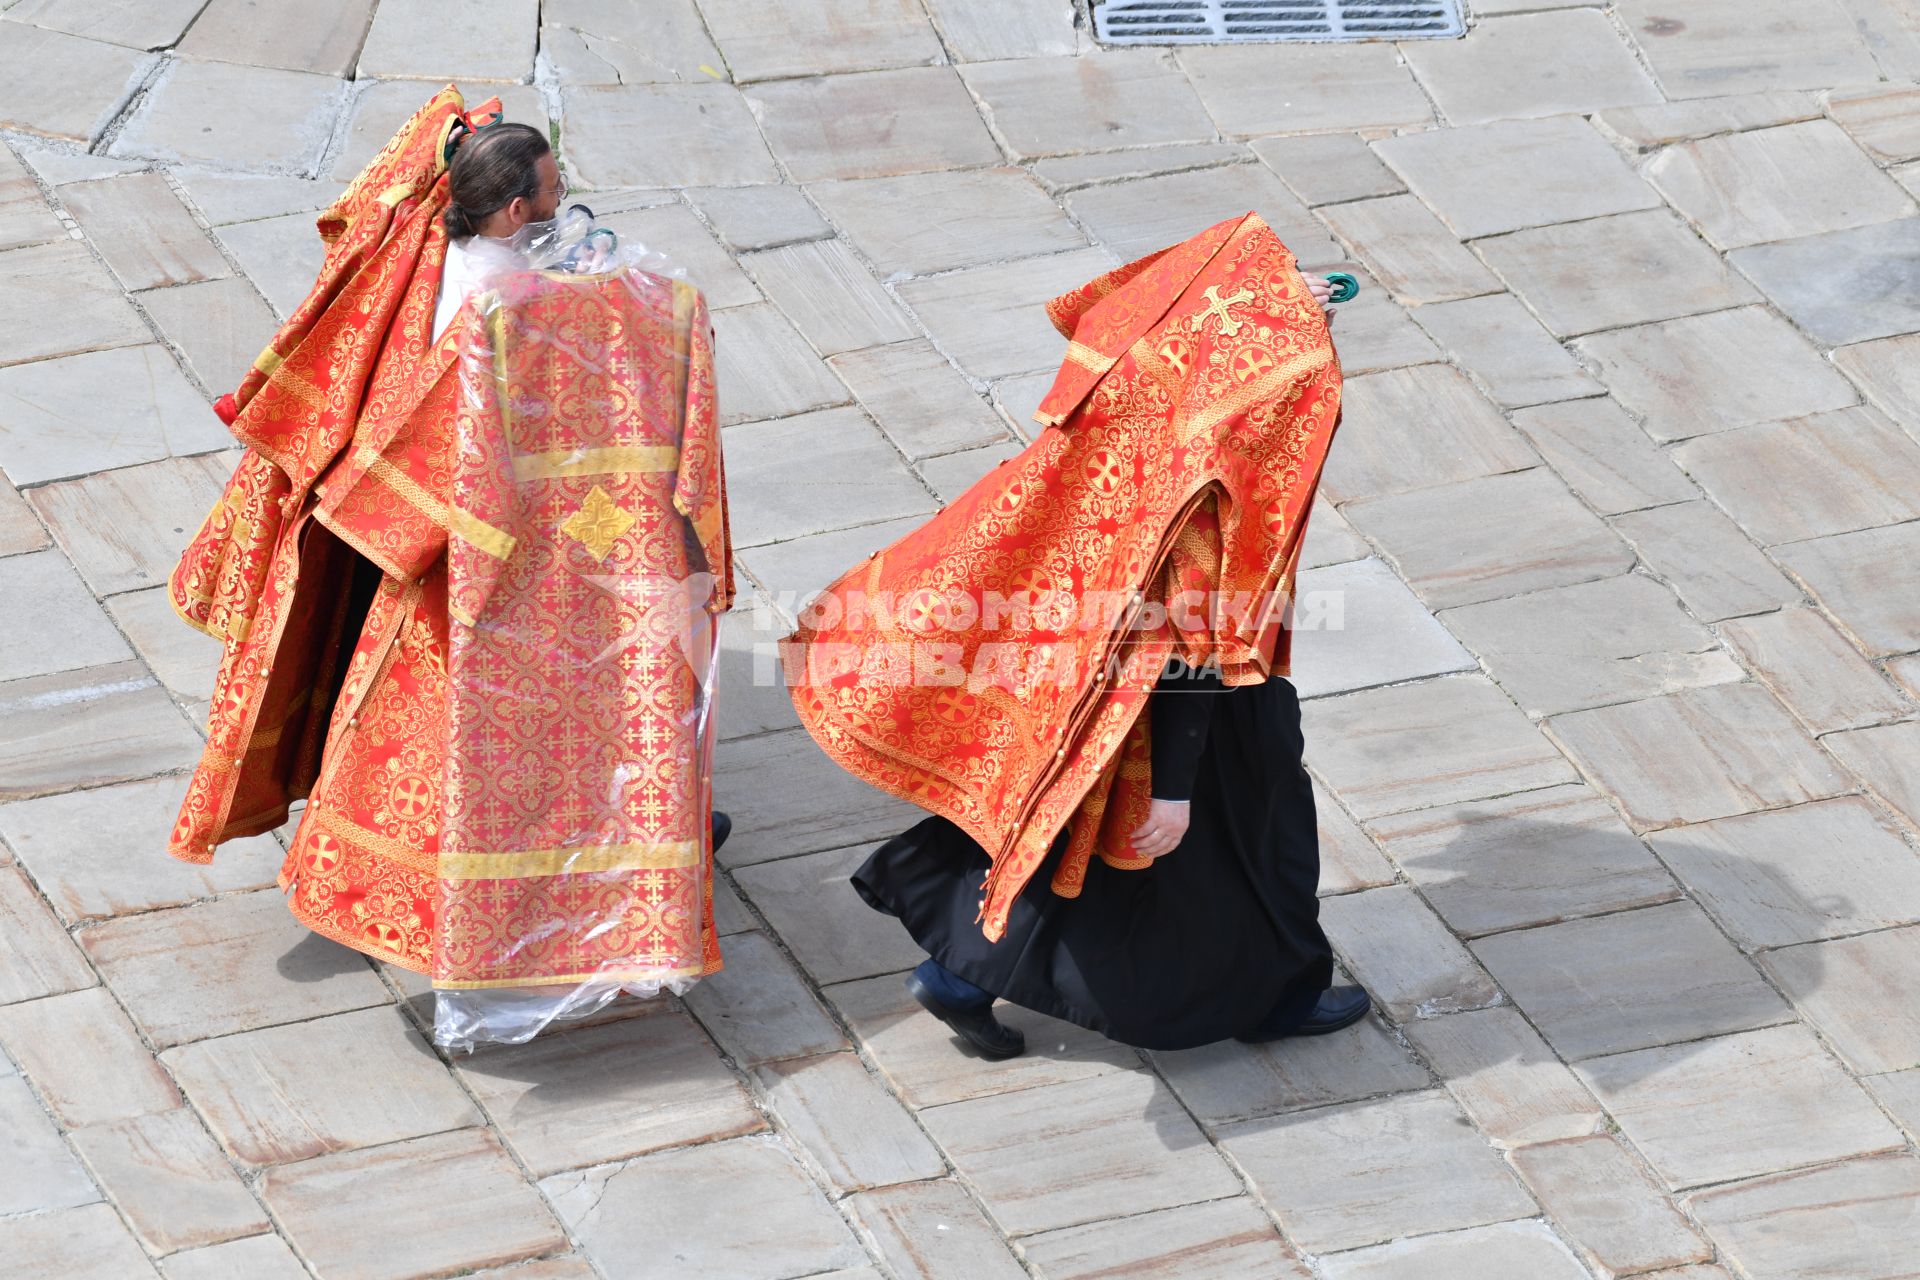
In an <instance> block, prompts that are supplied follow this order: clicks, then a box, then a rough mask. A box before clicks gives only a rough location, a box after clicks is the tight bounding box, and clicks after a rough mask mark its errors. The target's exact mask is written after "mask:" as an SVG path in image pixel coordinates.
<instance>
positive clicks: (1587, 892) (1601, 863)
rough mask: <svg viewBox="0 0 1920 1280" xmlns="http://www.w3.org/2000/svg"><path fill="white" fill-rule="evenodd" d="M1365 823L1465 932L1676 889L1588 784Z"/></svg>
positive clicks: (1630, 903)
mask: <svg viewBox="0 0 1920 1280" xmlns="http://www.w3.org/2000/svg"><path fill="white" fill-rule="evenodd" d="M1367 831H1368V833H1369V834H1370V835H1372V837H1373V838H1374V839H1375V840H1378V841H1379V842H1380V845H1381V846H1382V847H1383V848H1384V849H1385V850H1386V851H1387V852H1388V853H1389V854H1391V855H1392V857H1393V860H1394V863H1395V865H1397V866H1399V867H1400V868H1401V869H1402V870H1403V871H1405V872H1406V875H1407V878H1408V879H1409V880H1411V881H1412V882H1413V883H1414V885H1416V886H1417V887H1418V888H1419V890H1420V892H1421V893H1422V895H1423V896H1424V897H1425V898H1426V900H1427V901H1428V902H1429V903H1431V904H1432V905H1433V908H1434V910H1435V911H1437V912H1439V913H1440V915H1441V917H1442V918H1443V919H1445V920H1446V922H1447V924H1448V926H1449V927H1450V928H1451V929H1453V931H1454V932H1456V933H1458V934H1460V935H1462V936H1464V937H1469V938H1471V937H1476V936H1479V935H1482V934H1488V933H1500V932H1503V931H1505V930H1508V929H1523V928H1529V927H1531V926H1534V925H1541V924H1553V923H1556V922H1558V921H1561V920H1567V919H1572V918H1575V917H1579V916H1589V915H1600V914H1603V913H1607V912H1613V911H1621V910H1625V909H1628V908H1631V907H1643V906H1651V905H1653V904H1655V903H1659V902H1666V901H1669V900H1671V899H1673V898H1675V897H1678V896H1679V887H1678V886H1677V885H1676V884H1675V883H1674V881H1673V878H1672V877H1671V876H1670V875H1668V874H1667V872H1666V871H1665V870H1663V869H1662V868H1661V866H1660V864H1659V863H1658V862H1656V861H1655V860H1654V858H1653V855H1652V854H1650V853H1648V852H1647V849H1646V846H1644V845H1642V844H1641V843H1640V841H1638V840H1636V839H1635V838H1634V836H1633V833H1632V832H1630V831H1628V830H1627V828H1626V827H1625V826H1624V825H1623V824H1622V823H1621V822H1620V820H1619V817H1618V816H1617V815H1616V814H1615V813H1614V811H1613V807H1612V806H1611V805H1609V804H1607V803H1606V801H1605V800H1603V799H1602V798H1601V797H1600V795H1599V794H1597V793H1596V792H1595V791H1593V789H1592V788H1590V787H1587V786H1585V785H1584V784H1574V785H1569V786H1560V787H1545V788H1542V789H1541V790H1539V791H1523V792H1521V793H1519V794H1517V795H1510V796H1500V797H1497V798H1494V799H1488V800H1474V801H1471V802H1469V803H1466V804H1458V805H1442V806H1439V807H1437V808H1433V809H1421V810H1417V811H1415V812H1413V813H1406V814H1400V815H1397V816H1394V817H1388V818H1378V819H1375V820H1374V821H1372V822H1370V823H1368V824H1367Z"/></svg>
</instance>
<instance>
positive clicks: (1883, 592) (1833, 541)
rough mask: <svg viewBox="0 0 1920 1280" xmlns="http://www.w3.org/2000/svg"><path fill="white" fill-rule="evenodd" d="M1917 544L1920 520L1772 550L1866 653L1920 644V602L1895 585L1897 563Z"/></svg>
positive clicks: (1900, 650)
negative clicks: (1919, 521)
mask: <svg viewBox="0 0 1920 1280" xmlns="http://www.w3.org/2000/svg"><path fill="white" fill-rule="evenodd" d="M1917 546H1920V523H1915V522H1908V523H1906V524H1898V525H1889V526H1886V527H1884V528H1879V529H1861V530H1858V531H1856V532H1853V533H1836V534H1833V535H1831V536H1829V537H1825V538H1810V539H1808V540H1807V541H1805V542H1796V543H1793V544H1792V545H1790V546H1785V547H1781V548H1779V549H1778V550H1777V551H1776V553H1775V554H1776V555H1777V556H1778V558H1779V560H1780V562H1781V563H1782V564H1784V565H1785V566H1786V567H1787V568H1788V569H1789V570H1791V571H1792V572H1793V574H1794V576H1795V577H1797V578H1799V579H1800V581H1801V582H1803V583H1805V584H1806V586H1807V589H1808V591H1810V592H1811V593H1812V594H1813V597H1814V598H1815V599H1816V600H1818V601H1819V602H1820V603H1821V604H1822V605H1823V606H1825V608H1826V610H1827V612H1828V613H1829V614H1831V615H1832V616H1833V617H1834V618H1835V619H1836V620H1837V621H1838V622H1839V623H1840V625H1841V626H1843V627H1845V628H1846V629H1847V631H1849V632H1850V633H1851V634H1852V635H1853V637H1854V640H1855V642H1856V643H1857V644H1859V645H1860V646H1861V647H1862V648H1863V649H1865V650H1866V651H1867V653H1869V654H1872V655H1876V656H1880V655H1887V654H1894V653H1904V652H1908V651H1910V650H1912V649H1913V648H1914V647H1915V646H1916V645H1917V644H1920V602H1916V600H1915V599H1914V597H1913V596H1912V595H1911V594H1909V593H1905V592H1901V591H1900V590H1899V589H1898V588H1897V587H1893V578H1894V576H1895V575H1896V574H1897V572H1898V570H1897V568H1896V566H1897V565H1898V564H1899V563H1900V562H1901V561H1902V560H1903V559H1905V558H1906V557H1909V556H1911V555H1912V554H1913V550H1914V548H1915V547H1917Z"/></svg>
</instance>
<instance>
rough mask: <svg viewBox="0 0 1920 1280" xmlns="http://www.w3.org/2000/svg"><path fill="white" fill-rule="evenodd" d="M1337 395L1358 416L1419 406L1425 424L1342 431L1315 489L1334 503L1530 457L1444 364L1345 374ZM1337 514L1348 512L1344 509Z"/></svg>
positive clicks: (1388, 418)
mask: <svg viewBox="0 0 1920 1280" xmlns="http://www.w3.org/2000/svg"><path fill="white" fill-rule="evenodd" d="M1341 402H1342V404H1343V405H1344V406H1345V407H1346V408H1349V409H1351V410H1352V412H1353V415H1354V418H1355V420H1356V421H1363V422H1364V421H1368V420H1373V421H1379V422H1394V421H1405V420H1407V419H1408V418H1410V417H1411V415H1413V414H1416V413H1417V414H1420V415H1422V416H1423V417H1424V418H1425V420H1426V422H1427V426H1426V428H1425V429H1424V430H1421V431H1418V432H1409V433H1379V434H1375V433H1371V432H1353V433H1351V434H1349V435H1345V436H1342V437H1341V438H1340V445H1341V447H1340V449H1339V450H1338V451H1337V452H1335V453H1334V454H1333V456H1332V457H1331V458H1329V459H1328V461H1327V466H1326V469H1325V471H1323V472H1322V473H1321V480H1320V485H1321V491H1322V492H1324V493H1325V494H1326V495H1327V496H1328V497H1329V498H1331V499H1333V501H1334V502H1336V503H1350V502H1353V501H1354V500H1356V499H1361V498H1377V497H1381V496H1383V495H1387V494H1395V493H1402V492H1405V491H1407V490H1410V489H1420V488H1424V487H1427V486H1429V485H1437V484H1446V483H1449V482H1451V481H1456V480H1472V479H1476V478H1478V477H1481V476H1489V475H1497V474H1499V473H1501V472H1506V471H1520V470H1524V469H1525V468H1527V467H1531V466H1533V465H1534V464H1535V462H1536V458H1535V456H1534V453H1533V451H1532V450H1531V449H1529V448H1528V447H1527V444H1526V441H1525V440H1523V439H1522V438H1521V437H1520V436H1519V435H1517V434H1516V433H1515V432H1514V430H1513V428H1512V427H1510V426H1509V425H1507V422H1506V419H1504V418H1503V417H1501V415H1500V412H1499V411H1498V410H1497V409H1495V408H1494V407H1493V405H1492V404H1491V403H1490V402H1489V401H1488V400H1487V398H1486V397H1485V396H1483V395H1481V394H1480V392H1479V391H1478V390H1477V389H1475V387H1474V385H1473V384H1472V383H1471V382H1470V381H1468V380H1467V378H1466V376H1465V375H1464V374H1462V373H1461V372H1460V371H1459V370H1458V369H1455V368H1453V367H1451V366H1448V365H1441V364H1422V365H1415V366H1414V367H1412V368H1410V369H1394V370H1389V371H1387V372H1383V373H1375V374H1368V375H1365V376H1363V377H1355V378H1351V379H1349V380H1347V381H1346V382H1345V384H1344V385H1343V386H1342V387H1341ZM1342 514H1343V515H1344V516H1346V517H1347V518H1348V519H1349V520H1351V518H1352V515H1351V513H1350V512H1342Z"/></svg>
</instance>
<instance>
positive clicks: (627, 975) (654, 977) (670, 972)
mask: <svg viewBox="0 0 1920 1280" xmlns="http://www.w3.org/2000/svg"><path fill="white" fill-rule="evenodd" d="M708 972H718V970H717V969H715V970H709V969H708V968H707V966H706V965H705V964H704V963H702V964H696V965H681V966H679V967H677V968H673V969H588V970H586V971H585V972H584V973H559V974H551V975H542V976H540V977H529V978H463V979H460V980H457V981H450V980H446V979H441V978H435V979H434V980H433V989H434V990H435V991H482V990H485V989H487V988H488V987H557V986H560V985H561V984H563V983H565V984H575V983H581V982H593V981H596V980H604V981H609V982H613V981H617V982H666V981H668V980H670V979H673V978H698V977H700V976H702V975H703V974H706V973H708Z"/></svg>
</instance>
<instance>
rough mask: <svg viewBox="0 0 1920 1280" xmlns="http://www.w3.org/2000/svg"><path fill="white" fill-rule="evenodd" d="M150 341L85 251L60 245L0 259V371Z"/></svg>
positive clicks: (110, 280) (11, 252)
mask: <svg viewBox="0 0 1920 1280" xmlns="http://www.w3.org/2000/svg"><path fill="white" fill-rule="evenodd" d="M152 336H153V335H152V334H150V333H149V332H148V331H147V327H146V326H145V325H144V324H142V323H141V322H140V315H139V313H138V312H136V311H135V310H134V309H133V308H132V307H130V306H128V305H127V301H126V298H125V296H124V295H123V294H121V292H120V290H119V287H118V286H117V285H116V284H115V283H114V279H113V277H112V276H111V275H110V274H108V272H107V271H106V269H105V268H104V267H102V266H100V264H99V263H97V262H95V261H94V259H93V256H92V255H91V254H89V253H88V252H87V250H86V247H85V246H84V245H81V244H77V243H75V242H73V241H71V240H61V241H56V242H54V243H52V244H42V245H34V246H31V247H28V248H24V249H13V250H9V251H8V252H6V253H0V366H4V365H14V364H20V363H24V362H25V361H28V360H44V359H46V358H47V357H49V356H65V355H73V354H76V353H78V352H82V351H98V350H101V349H103V348H106V347H130V346H135V345H138V344H140V343H143V342H149V341H151V340H152Z"/></svg>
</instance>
